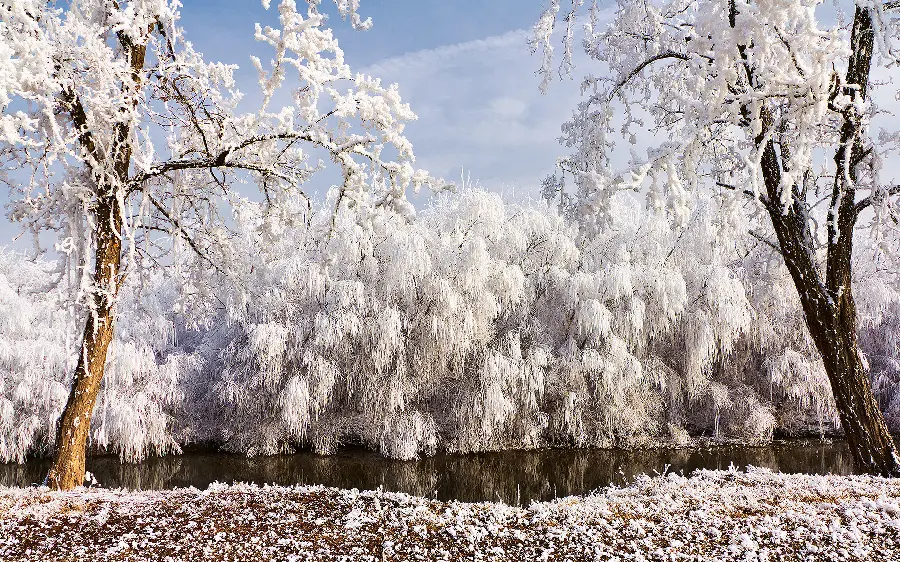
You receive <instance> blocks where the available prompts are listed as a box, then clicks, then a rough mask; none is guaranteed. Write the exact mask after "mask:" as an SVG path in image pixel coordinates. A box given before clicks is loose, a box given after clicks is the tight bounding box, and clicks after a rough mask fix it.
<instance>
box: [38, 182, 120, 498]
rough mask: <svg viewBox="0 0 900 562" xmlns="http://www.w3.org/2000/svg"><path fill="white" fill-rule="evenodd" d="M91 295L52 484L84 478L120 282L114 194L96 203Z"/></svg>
mask: <svg viewBox="0 0 900 562" xmlns="http://www.w3.org/2000/svg"><path fill="white" fill-rule="evenodd" d="M96 220H97V223H96V229H95V231H94V236H95V239H96V247H97V250H96V255H95V257H94V278H93V296H92V302H91V303H90V304H91V306H89V308H88V315H87V321H86V322H85V326H84V336H83V340H82V345H81V354H80V355H79V357H78V366H77V367H76V368H75V379H74V381H73V382H72V389H71V392H70V393H69V399H68V401H67V402H66V407H65V409H64V410H63V413H62V417H61V418H60V420H59V424H58V426H57V435H56V447H57V451H56V456H55V457H54V458H53V466H52V467H51V468H50V472H49V473H48V474H47V479H46V484H47V486H49V487H50V488H52V489H55V490H71V489H72V488H74V487H76V486H80V485H81V484H82V483H83V482H84V471H85V466H84V464H85V455H86V450H87V440H88V436H89V432H90V427H91V415H92V414H93V411H94V403H95V402H96V401H97V394H98V393H99V392H100V381H101V380H102V378H103V369H104V365H105V364H106V353H107V350H108V349H109V344H110V342H112V338H113V322H114V320H115V313H114V311H113V305H114V301H115V297H116V294H117V293H118V284H119V265H120V260H121V250H122V239H121V221H122V219H121V209H120V208H119V204H118V202H117V200H116V199H115V197H114V196H113V197H110V196H107V197H106V198H105V199H104V200H102V201H101V203H100V204H99V205H98V209H97V216H96Z"/></svg>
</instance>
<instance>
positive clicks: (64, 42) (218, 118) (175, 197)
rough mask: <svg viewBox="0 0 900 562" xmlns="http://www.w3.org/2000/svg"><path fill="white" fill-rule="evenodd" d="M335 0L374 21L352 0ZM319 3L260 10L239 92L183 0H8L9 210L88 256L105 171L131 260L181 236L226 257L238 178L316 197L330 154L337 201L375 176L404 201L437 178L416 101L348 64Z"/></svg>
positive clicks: (270, 201)
mask: <svg viewBox="0 0 900 562" xmlns="http://www.w3.org/2000/svg"><path fill="white" fill-rule="evenodd" d="M335 3H336V5H337V7H338V9H339V12H340V14H341V15H342V16H344V17H345V18H346V19H349V20H350V22H351V23H352V25H353V26H354V27H356V28H366V27H368V25H369V23H370V22H369V21H368V20H363V19H362V18H361V17H360V16H359V14H358V12H357V7H358V1H350V0H335ZM263 6H264V7H265V8H266V9H268V8H269V1H267V0H264V1H263ZM318 6H319V1H318V0H310V1H309V3H308V6H307V7H306V9H305V10H300V9H298V7H297V6H296V4H295V3H294V1H293V0H284V1H282V2H281V3H280V4H279V6H278V11H279V21H280V26H279V27H278V28H270V27H261V26H259V25H257V26H256V32H255V35H256V39H257V40H258V41H260V42H262V43H263V44H265V45H267V46H269V47H271V49H272V55H271V60H270V61H261V60H260V59H259V58H255V57H253V58H252V63H253V64H254V65H255V67H256V69H257V70H258V72H259V86H260V95H259V96H258V97H253V98H246V97H245V96H244V94H243V93H241V92H240V91H238V90H237V88H236V85H235V82H234V72H235V70H236V68H237V67H236V66H234V65H230V64H223V63H220V62H208V61H207V60H205V59H204V58H203V57H202V55H201V54H200V53H198V52H196V51H195V50H194V48H193V47H192V45H191V44H190V43H189V42H188V41H187V40H186V39H185V37H184V32H183V30H182V28H181V27H179V25H178V19H179V12H178V10H179V7H180V3H179V2H178V1H177V0H135V1H130V2H114V1H109V0H75V1H73V2H71V3H68V4H67V5H66V6H65V7H62V6H58V5H56V4H55V3H52V2H43V1H38V0H13V1H3V2H0V14H2V21H0V108H2V110H3V111H2V114H0V158H2V171H0V174H2V175H0V180H2V181H5V182H6V183H8V184H9V185H10V187H11V188H12V190H13V191H14V192H15V193H17V194H18V196H17V197H16V200H15V201H14V204H13V205H12V206H11V210H10V213H9V216H10V218H11V219H13V220H16V221H20V222H22V223H23V224H24V225H25V226H26V227H27V228H28V229H30V230H32V231H35V232H38V231H41V230H45V229H53V230H56V231H58V235H59V240H58V244H57V248H58V250H59V251H61V252H63V253H65V254H69V255H72V256H76V257H78V260H77V263H82V260H84V259H85V258H86V257H87V256H90V255H91V251H92V248H91V247H90V245H91V244H92V239H91V236H90V232H91V230H92V221H93V220H94V219H93V216H94V214H93V213H94V210H95V209H94V206H95V205H96V200H97V197H98V193H97V189H98V188H97V187H96V186H98V185H104V186H108V188H109V189H112V190H114V192H115V197H116V198H117V199H118V200H119V204H120V206H121V208H122V209H123V217H122V219H123V236H124V237H125V239H126V242H127V243H128V244H127V246H126V249H127V251H126V257H127V258H129V259H128V260H126V265H128V264H130V265H131V266H134V265H137V266H143V265H154V264H159V263H160V260H161V257H162V256H163V255H165V254H166V253H167V252H168V251H169V250H170V249H171V248H172V243H171V239H172V238H174V239H175V240H176V242H177V243H176V245H175V246H176V247H178V246H190V247H191V248H192V249H193V250H195V251H196V252H197V253H199V254H200V255H203V256H204V259H205V260H206V262H207V267H213V268H215V269H218V270H222V271H227V270H228V269H229V267H230V266H229V262H230V259H231V256H230V249H231V247H232V240H231V238H232V235H231V234H230V233H229V229H228V225H229V224H231V223H230V218H229V217H230V214H229V213H228V212H227V210H226V209H227V207H223V203H224V204H239V203H240V201H241V200H242V197H243V196H245V195H246V194H247V192H246V191H242V190H241V189H240V188H239V186H240V185H241V184H248V185H249V186H251V189H252V187H253V186H258V188H259V190H260V191H261V193H262V195H263V198H264V200H265V201H266V203H267V208H268V209H269V210H270V211H271V212H275V210H276V209H278V208H279V206H280V204H282V203H284V202H291V203H290V205H289V208H291V209H296V205H295V204H294V203H295V202H296V201H300V202H302V203H304V204H305V205H306V206H307V207H308V206H309V205H308V203H309V195H308V194H307V193H305V192H304V190H303V189H304V185H306V184H308V182H309V181H311V179H312V178H313V177H314V176H315V175H316V174H317V172H320V171H321V170H323V169H324V168H326V167H327V165H326V162H324V161H323V160H325V159H330V160H331V162H332V163H333V164H334V165H336V166H337V168H338V169H339V170H340V172H341V175H342V177H343V183H342V185H340V186H338V187H337V190H336V198H335V199H334V201H335V206H341V205H353V203H354V201H356V200H357V199H358V198H359V197H360V194H362V193H370V192H371V193H374V194H375V196H376V197H377V200H378V204H379V205H383V206H390V207H393V208H396V209H398V210H400V211H402V212H404V213H410V212H411V211H412V209H411V207H410V206H409V204H408V203H407V202H406V198H405V195H406V189H407V188H408V187H410V186H412V187H414V188H416V189H418V188H419V187H421V186H423V185H426V184H427V185H433V186H437V187H440V184H437V183H436V182H435V180H433V179H432V178H430V177H429V176H428V175H427V174H426V173H424V172H422V171H420V170H416V169H415V168H414V166H413V164H414V160H415V159H414V155H413V152H412V146H411V145H410V143H409V141H408V140H407V139H406V138H405V137H404V136H403V128H404V124H405V123H406V122H408V121H410V120H412V119H415V118H416V116H415V114H414V113H413V112H412V111H411V109H410V108H409V106H408V105H407V104H405V103H403V102H402V101H401V99H400V95H399V92H398V88H397V86H396V85H390V86H387V85H383V84H381V82H380V81H379V80H378V79H377V78H373V77H370V76H365V75H362V74H354V73H353V72H351V70H350V68H349V67H348V66H347V64H346V63H345V62H344V55H343V52H342V51H341V49H340V47H339V46H338V43H337V41H336V39H335V38H334V36H333V35H332V32H331V30H330V29H328V28H326V27H325V16H324V15H323V14H322V13H321V12H320V11H319V7H318ZM248 31H250V30H248ZM133 47H137V50H130V49H132V48H133ZM135 53H144V60H140V61H138V60H132V59H133V58H136V57H135V56H134V54H135ZM257 99H258V100H259V101H257ZM285 100H286V103H282V102H283V101H285ZM250 106H256V107H255V108H252V109H251V108H250ZM117 165H118V166H120V167H121V166H125V167H126V169H127V170H126V173H124V174H123V173H120V171H119V170H116V166H117ZM323 181H324V180H323ZM104 189H105V188H104ZM307 218H308V217H307ZM297 220H301V221H302V220H305V218H304V217H303V216H298V217H297ZM84 271H87V270H84Z"/></svg>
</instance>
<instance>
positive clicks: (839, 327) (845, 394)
mask: <svg viewBox="0 0 900 562" xmlns="http://www.w3.org/2000/svg"><path fill="white" fill-rule="evenodd" d="M808 325H809V327H810V333H811V335H812V337H813V340H814V341H815V343H816V347H817V348H818V349H819V352H820V353H821V355H822V360H823V362H824V364H825V371H826V372H827V373H828V379H829V381H830V382H831V391H832V393H833V394H834V401H835V405H836V406H837V409H838V414H839V416H840V419H841V426H842V427H843V429H844V435H845V436H846V438H847V444H848V445H849V447H850V453H851V454H852V455H853V460H854V462H855V464H856V468H857V470H860V471H863V472H866V473H868V474H876V475H881V476H900V459H898V457H897V449H896V446H895V444H894V440H893V438H892V437H891V434H890V432H889V431H888V426H887V423H886V422H885V419H884V414H882V412H881V409H880V408H879V407H878V402H877V401H876V400H875V395H874V394H873V393H872V387H871V384H870V382H869V376H868V373H867V369H866V365H865V363H864V362H863V359H862V354H861V351H860V348H859V342H858V340H857V326H856V305H855V303H854V301H853V295H852V292H851V289H850V288H849V285H848V286H847V288H846V290H845V291H844V293H843V294H842V295H841V297H840V299H838V302H837V303H836V306H834V307H833V308H832V309H831V310H829V311H828V317H826V318H819V319H816V320H815V321H812V322H808Z"/></svg>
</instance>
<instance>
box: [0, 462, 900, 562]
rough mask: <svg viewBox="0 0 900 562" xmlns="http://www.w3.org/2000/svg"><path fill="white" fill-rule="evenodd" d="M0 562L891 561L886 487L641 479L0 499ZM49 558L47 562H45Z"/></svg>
mask: <svg viewBox="0 0 900 562" xmlns="http://www.w3.org/2000/svg"><path fill="white" fill-rule="evenodd" d="M0 537H3V538H2V539H0V557H2V558H3V559H4V560H47V559H54V557H56V558H59V557H61V556H63V555H62V554H61V553H65V556H69V557H75V558H78V559H122V560H124V559H129V560H197V559H215V560H257V559H285V560H287V559H291V560H331V559H344V560H348V559H352V560H375V561H380V560H460V559H466V560H675V559H677V560H710V559H718V560H722V559H728V560H810V559H815V560H872V561H879V560H895V559H897V556H900V483H898V482H897V481H894V480H889V479H882V478H875V477H864V476H853V477H837V476H808V475H784V474H777V473H772V472H770V471H768V470H763V469H750V471H749V472H746V473H744V472H739V471H700V472H698V473H696V474H695V475H694V476H692V477H690V478H685V477H683V476H678V475H667V476H661V477H656V478H649V477H641V478H638V479H637V480H636V481H635V482H634V483H632V484H631V485H629V486H626V487H624V488H615V487H613V488H606V489H601V490H599V491H598V492H596V493H595V494H594V495H590V496H587V497H567V498H561V499H558V500H555V501H553V502H546V503H534V504H532V505H531V506H529V507H528V508H518V507H511V506H506V505H502V504H489V503H481V504H470V503H460V502H449V503H445V502H439V501H435V500H428V499H424V498H417V497H413V496H408V495H404V494H398V493H385V492H380V491H372V492H359V491H357V490H349V491H346V490H344V491H342V490H337V489H333V488H323V487H294V488H286V487H256V486H250V485H244V484H239V485H234V486H225V485H214V486H212V487H210V488H209V489H208V490H206V491H199V490H196V489H193V488H189V489H177V490H172V491H166V492H125V491H110V490H93V489H79V490H76V491H74V492H67V493H51V492H47V491H45V490H41V489H36V488H31V489H16V488H0ZM48 557H49V558H48Z"/></svg>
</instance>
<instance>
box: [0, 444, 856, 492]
mask: <svg viewBox="0 0 900 562" xmlns="http://www.w3.org/2000/svg"><path fill="white" fill-rule="evenodd" d="M731 464H734V465H735V466H737V467H739V468H746V467H747V466H748V465H752V466H761V467H767V468H771V469H773V470H778V471H781V472H795V473H796V472H805V473H811V474H828V473H832V474H852V472H853V464H852V459H851V457H850V452H849V450H848V449H847V445H846V443H844V442H842V441H834V442H825V443H823V442H820V441H818V440H815V441H791V442H779V443H776V444H774V445H772V446H769V447H716V448H711V449H699V450H697V449H685V450H641V451H620V450H541V451H505V452H498V453H481V454H473V455H461V456H453V455H442V456H437V457H433V458H428V459H422V460H419V461H409V462H404V461H396V460H390V459H385V458H383V457H381V456H379V455H377V454H375V453H372V452H368V451H359V450H344V451H341V452H340V453H338V454H335V455H332V456H328V457H322V456H318V455H314V454H312V453H298V454H294V455H283V456H275V457H258V458H252V459H248V458H246V457H244V456H239V455H227V454H221V453H189V454H185V455H181V456H170V457H163V458H156V459H150V460H147V461H145V462H143V463H140V464H135V465H130V464H120V463H119V461H118V459H117V458H115V457H95V458H91V459H88V470H89V471H91V472H92V473H94V475H95V477H96V478H97V480H98V481H99V482H100V483H101V484H102V485H103V486H105V487H108V488H117V487H124V488H130V489H143V490H148V489H165V488H174V487H183V486H196V487H198V488H201V489H202V488H205V487H207V486H208V485H209V484H210V483H212V482H235V481H239V482H255V483H259V484H262V483H274V484H324V485H326V486H336V487H341V488H359V489H375V488H378V487H379V486H381V487H383V488H384V489H385V490H391V491H401V492H407V493H410V494H416V495H420V496H427V497H437V498H438V499H442V500H450V499H457V500H463V501H485V500H489V501H503V502H506V503H509V504H519V503H524V504H527V503H529V502H531V501H532V500H549V499H553V498H554V497H557V496H567V495H572V494H585V493H588V492H590V491H592V490H595V489H597V488H599V487H602V486H607V485H609V484H622V483H625V482H626V481H628V480H631V479H632V478H633V477H634V476H635V475H637V474H654V473H661V472H663V471H664V470H668V471H669V472H683V473H684V474H690V473H691V472H692V471H694V470H695V469H698V468H710V469H725V468H728V467H729V465H731ZM48 467H49V462H48V461H33V462H29V463H27V464H25V465H0V485H4V486H26V485H29V484H31V483H34V482H38V481H40V480H42V479H43V477H44V474H46V471H47V468H48Z"/></svg>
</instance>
